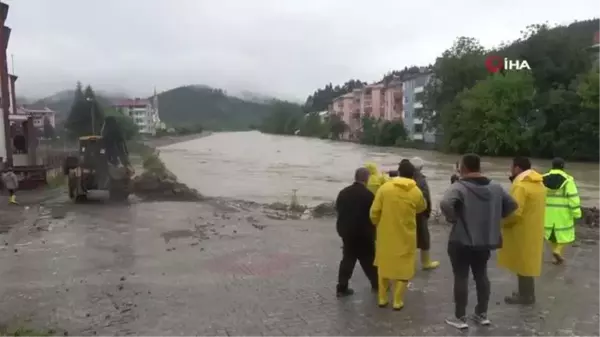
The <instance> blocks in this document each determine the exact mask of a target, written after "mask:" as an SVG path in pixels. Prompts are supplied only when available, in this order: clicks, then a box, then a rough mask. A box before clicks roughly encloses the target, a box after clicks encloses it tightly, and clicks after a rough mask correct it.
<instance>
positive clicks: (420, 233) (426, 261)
mask: <svg viewBox="0 0 600 337" xmlns="http://www.w3.org/2000/svg"><path fill="white" fill-rule="evenodd" d="M410 163H411V164H412V165H413V166H414V168H415V176H414V180H415V182H416V183H417V186H418V187H419V189H420V190H421V192H422V193H423V197H424V198H425V201H427V209H426V210H425V212H422V213H419V214H417V219H416V220H417V248H419V249H420V250H421V267H422V268H423V269H424V270H431V269H435V268H437V267H438V266H439V265H440V262H439V261H434V260H432V259H431V256H430V255H429V249H430V248H431V237H430V235H429V224H428V222H429V217H430V216H431V206H432V205H431V193H430V191H429V184H427V177H426V176H425V175H424V174H423V166H424V165H425V162H424V161H423V159H421V158H419V157H414V158H412V159H411V160H410Z"/></svg>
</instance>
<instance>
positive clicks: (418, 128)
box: [415, 124, 423, 133]
mask: <svg viewBox="0 0 600 337" xmlns="http://www.w3.org/2000/svg"><path fill="white" fill-rule="evenodd" d="M415 133H423V124H415Z"/></svg>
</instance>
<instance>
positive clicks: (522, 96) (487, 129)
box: [442, 72, 535, 155]
mask: <svg viewBox="0 0 600 337" xmlns="http://www.w3.org/2000/svg"><path fill="white" fill-rule="evenodd" d="M533 82H534V80H533V77H532V76H531V74H529V73H527V72H507V74H506V75H505V76H504V75H501V74H497V75H494V76H490V77H488V78H487V79H486V80H483V81H480V82H479V83H477V84H476V85H475V86H474V87H473V88H471V89H468V90H465V91H463V92H462V93H460V94H459V95H458V96H457V97H456V100H455V103H454V104H452V105H450V106H449V107H448V108H446V109H445V111H444V115H443V117H442V121H443V125H444V130H445V132H446V136H447V137H448V138H449V139H451V141H450V144H449V145H450V150H452V151H456V152H461V153H464V152H475V153H479V154H486V155H506V154H512V153H518V152H520V151H522V150H523V149H528V148H529V147H530V146H529V145H530V143H531V139H532V137H533V134H532V125H531V124H532V116H531V111H532V109H533V106H532V105H533V104H532V102H533V98H534V94H535V90H534V86H533ZM525 154H526V153H525Z"/></svg>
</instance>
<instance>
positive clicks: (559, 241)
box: [544, 158, 581, 264]
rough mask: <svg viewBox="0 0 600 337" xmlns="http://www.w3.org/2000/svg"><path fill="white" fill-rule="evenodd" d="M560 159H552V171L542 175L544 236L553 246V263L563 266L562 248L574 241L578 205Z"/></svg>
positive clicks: (577, 196)
mask: <svg viewBox="0 0 600 337" xmlns="http://www.w3.org/2000/svg"><path fill="white" fill-rule="evenodd" d="M564 169H565V161H564V160H563V159H562V158H554V159H553V160H552V169H551V170H550V171H549V172H548V173H546V174H544V185H545V186H546V216H545V223H544V229H545V236H546V240H548V241H549V242H550V245H551V246H552V255H553V256H554V264H562V263H563V262H564V261H565V259H564V257H563V254H562V251H563V248H564V247H565V246H566V245H567V244H569V243H571V242H573V241H575V219H579V218H581V204H580V201H579V194H578V193H577V186H576V185H575V180H574V179H573V177H571V176H570V175H568V174H567V173H566V172H565V171H564Z"/></svg>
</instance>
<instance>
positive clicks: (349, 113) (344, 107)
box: [329, 81, 402, 139]
mask: <svg viewBox="0 0 600 337" xmlns="http://www.w3.org/2000/svg"><path fill="white" fill-rule="evenodd" d="M329 112H330V113H331V114H335V115H338V116H339V117H340V118H341V119H342V120H343V121H344V122H345V123H346V125H348V127H349V130H348V133H347V134H346V135H345V137H346V138H348V139H353V138H354V137H356V134H357V132H358V131H360V128H361V119H362V117H364V116H368V117H373V118H375V119H380V120H387V121H392V120H395V119H400V118H402V84H401V83H400V82H398V83H396V82H394V81H392V82H390V84H389V85H387V86H386V85H384V84H382V83H376V84H371V85H368V86H366V87H364V88H362V89H354V90H353V91H352V92H350V93H347V94H344V95H342V96H339V97H336V98H335V99H334V100H333V102H332V104H331V106H330V111H329Z"/></svg>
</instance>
